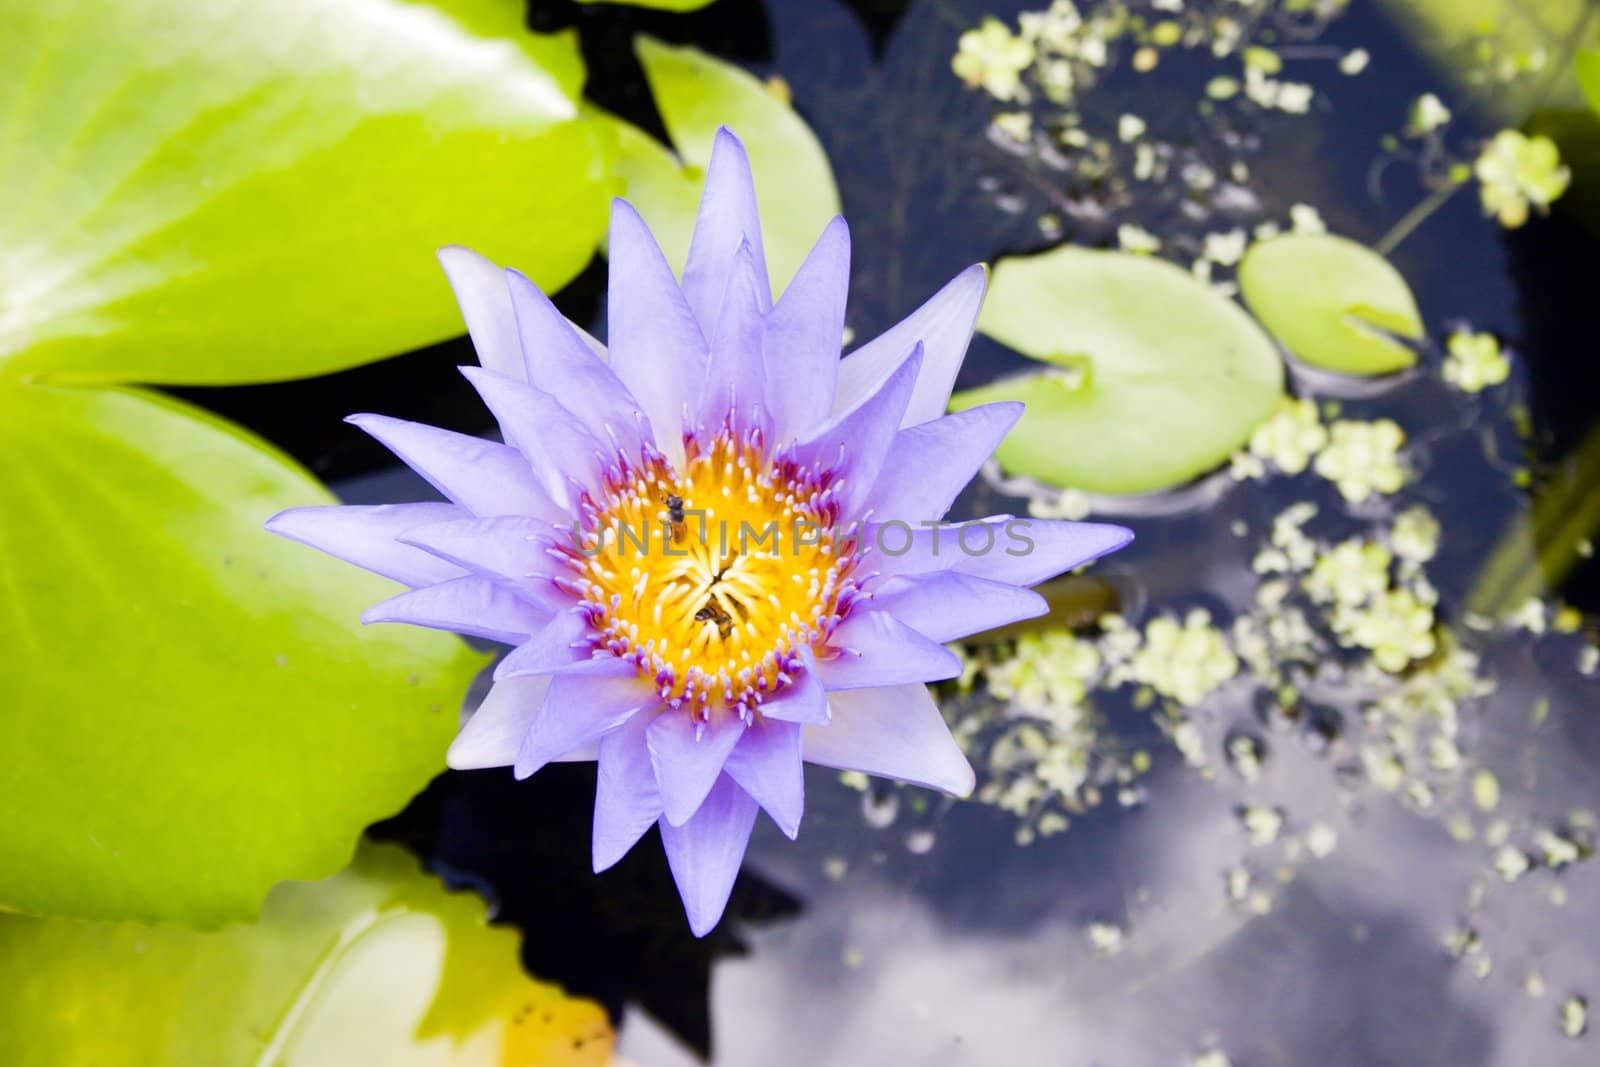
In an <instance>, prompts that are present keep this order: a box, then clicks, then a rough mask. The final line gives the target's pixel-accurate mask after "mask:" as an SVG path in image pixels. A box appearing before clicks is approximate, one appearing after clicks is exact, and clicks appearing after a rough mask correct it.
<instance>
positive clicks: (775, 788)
mask: <svg viewBox="0 0 1600 1067" xmlns="http://www.w3.org/2000/svg"><path fill="white" fill-rule="evenodd" d="M802 729H803V728H802V727H801V725H800V724H799V723H797V722H780V721H778V720H776V719H765V720H761V721H758V722H756V723H754V724H752V725H751V727H750V728H749V729H748V730H746V731H745V734H744V736H743V737H742V738H740V739H739V743H738V744H737V745H736V746H734V749H733V751H732V752H731V753H729V755H728V764H727V772H728V777H730V778H732V779H733V780H734V781H735V782H738V783H739V788H741V789H743V790H744V791H745V792H746V793H749V794H750V796H751V798H752V799H753V800H754V801H755V802H756V803H757V804H759V805H761V807H762V808H763V809H765V811H766V813H767V814H768V815H770V816H772V821H773V822H775V823H777V824H778V829H780V830H782V831H783V832H784V834H786V835H787V836H788V837H789V838H790V839H791V840H792V839H793V838H794V837H795V835H797V834H799V833H800V817H801V816H802V815H803V814H804V813H805V806H806V783H805V774H804V771H803V767H802V763H801V759H800V736H801V730H802Z"/></svg>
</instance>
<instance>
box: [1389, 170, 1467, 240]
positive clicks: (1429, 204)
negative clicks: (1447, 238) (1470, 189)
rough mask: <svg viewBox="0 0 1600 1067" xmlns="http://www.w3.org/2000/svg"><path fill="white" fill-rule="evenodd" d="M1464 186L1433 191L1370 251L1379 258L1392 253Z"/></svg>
mask: <svg viewBox="0 0 1600 1067" xmlns="http://www.w3.org/2000/svg"><path fill="white" fill-rule="evenodd" d="M1466 184H1467V183H1466V182H1451V183H1450V184H1449V185H1446V186H1444V187H1443V188H1441V189H1435V190H1434V191H1433V192H1432V193H1430V194H1429V195H1428V197H1427V198H1426V199H1424V200H1422V201H1421V202H1419V203H1418V204H1417V205H1416V206H1415V207H1413V208H1412V209H1411V210H1410V211H1408V212H1406V213H1405V215H1404V216H1403V217H1402V218H1401V219H1400V221H1399V222H1396V223H1395V224H1394V225H1393V226H1391V227H1389V232H1388V233H1386V234H1384V235H1383V237H1382V238H1380V239H1379V241H1378V243H1377V244H1375V245H1373V246H1372V250H1373V251H1374V252H1376V253H1378V255H1380V256H1387V255H1388V254H1389V253H1390V252H1393V251H1394V250H1395V248H1396V246H1398V245H1399V244H1400V242H1401V241H1404V240H1405V239H1406V238H1407V237H1410V236H1411V231H1413V230H1415V229H1416V228H1417V227H1418V226H1421V225H1422V224H1423V223H1424V222H1426V221H1427V220H1428V216H1429V215H1432V214H1433V213H1434V212H1435V211H1437V210H1439V209H1440V208H1441V207H1443V206H1444V204H1445V201H1447V200H1449V199H1450V198H1451V197H1452V196H1454V195H1455V192H1456V190H1457V189H1460V188H1461V187H1462V186H1463V185H1466Z"/></svg>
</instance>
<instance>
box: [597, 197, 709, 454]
mask: <svg viewBox="0 0 1600 1067" xmlns="http://www.w3.org/2000/svg"><path fill="white" fill-rule="evenodd" d="M737 247H738V245H737V243H735V244H734V245H733V246H732V247H730V248H729V249H728V255H729V257H730V258H731V257H732V255H733V250H734V248H737ZM610 257H611V274H610V280H609V283H608V286H609V287H608V293H609V295H608V297H607V300H608V304H607V316H606V317H607V326H606V329H607V334H608V336H607V341H608V342H609V344H610V350H611V369H612V370H614V371H616V373H617V377H618V378H621V379H622V381H623V384H625V385H626V386H627V387H628V389H629V390H630V391H631V392H632V393H633V395H634V396H635V397H637V398H638V400H639V403H640V404H642V405H643V406H644V410H645V413H646V414H647V415H649V417H650V425H651V426H653V427H655V435H656V444H657V445H658V446H659V447H660V448H661V450H662V451H663V452H665V453H666V454H667V456H668V458H670V459H671V460H673V462H678V461H681V460H682V458H683V441H682V433H683V418H684V412H685V410H686V408H687V406H688V405H689V404H692V403H693V402H694V401H696V400H698V399H699V397H700V387H701V385H702V384H703V383H704V382H705V377H706V341H705V336H704V334H703V333H702V332H701V329H700V324H699V323H698V322H696V321H695V317H694V312H692V311H690V310H689V305H688V303H687V302H685V300H684V298H683V291H682V290H680V289H679V288H678V283H677V280H676V279H675V278H673V276H672V267H671V266H669V265H668V264H667V260H666V257H665V256H663V255H662V254H661V249H660V248H659V247H657V245H656V241H655V238H654V237H652V236H650V230H649V229H648V228H647V227H646V226H645V224H644V220H643V219H641V218H639V213H638V212H637V211H635V210H634V209H633V207H632V205H630V204H629V203H628V202H627V201H625V200H614V201H612V204H611V245H610ZM719 295H720V294H719Z"/></svg>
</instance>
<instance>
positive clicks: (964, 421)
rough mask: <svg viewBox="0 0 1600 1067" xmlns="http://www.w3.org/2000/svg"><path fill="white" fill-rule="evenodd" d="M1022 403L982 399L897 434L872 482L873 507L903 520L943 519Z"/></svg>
mask: <svg viewBox="0 0 1600 1067" xmlns="http://www.w3.org/2000/svg"><path fill="white" fill-rule="evenodd" d="M1022 408H1023V405H1021V404H1018V403H1002V404H984V405H982V406H981V407H975V408H969V409H967V410H966V411H961V412H957V413H956V414H954V415H946V416H944V417H943V418H939V419H934V420H933V421H931V422H924V423H921V424H920V425H917V426H907V427H906V428H905V429H903V430H901V431H900V432H899V433H897V434H895V435H894V440H893V441H892V442H890V444H889V454H888V456H887V457H886V458H885V459H884V461H883V471H882V473H881V474H880V475H879V479H878V484H877V485H875V486H873V487H872V496H871V504H872V509H873V511H874V512H875V513H877V514H879V515H883V516H890V515H892V516H894V517H895V518H897V519H904V520H905V521H906V522H921V521H922V520H924V519H939V518H943V517H944V513H945V512H947V511H949V510H950V505H951V504H953V503H955V499H956V497H957V496H959V495H960V493H961V490H963V489H965V488H966V487H967V483H968V482H970V481H972V476H973V475H974V474H976V473H978V468H979V467H982V466H983V463H984V461H985V460H986V459H988V458H989V457H990V456H992V455H993V454H994V450H995V449H996V448H998V447H999V445H1000V442H1001V440H1003V439H1004V438H1005V435H1006V434H1008V433H1010V432H1011V427H1013V426H1015V425H1016V424H1017V420H1018V419H1019V418H1021V417H1022Z"/></svg>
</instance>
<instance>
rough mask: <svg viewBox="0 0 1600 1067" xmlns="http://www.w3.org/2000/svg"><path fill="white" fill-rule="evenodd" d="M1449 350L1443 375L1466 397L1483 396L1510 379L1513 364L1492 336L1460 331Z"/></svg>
mask: <svg viewBox="0 0 1600 1067" xmlns="http://www.w3.org/2000/svg"><path fill="white" fill-rule="evenodd" d="M1446 350H1447V352H1448V355H1447V356H1446V357H1445V361H1444V365H1443V366H1442V367H1441V368H1440V373H1441V374H1442V375H1443V376H1444V380H1445V381H1447V382H1449V383H1450V384H1451V385H1453V386H1455V387H1456V388H1457V389H1460V390H1461V391H1462V392H1464V393H1481V392H1482V391H1483V390H1485V389H1487V388H1488V387H1489V386H1491V385H1499V384H1501V383H1502V382H1504V381H1505V380H1506V379H1507V378H1509V377H1510V376H1511V361H1510V360H1509V359H1507V358H1506V355H1505V353H1504V352H1502V351H1501V350H1500V342H1499V341H1498V340H1497V339H1496V338H1495V336H1494V335H1493V334H1489V333H1473V332H1472V331H1471V330H1457V331H1456V332H1454V333H1452V334H1451V335H1450V340H1449V341H1448V342H1447V343H1446Z"/></svg>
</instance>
